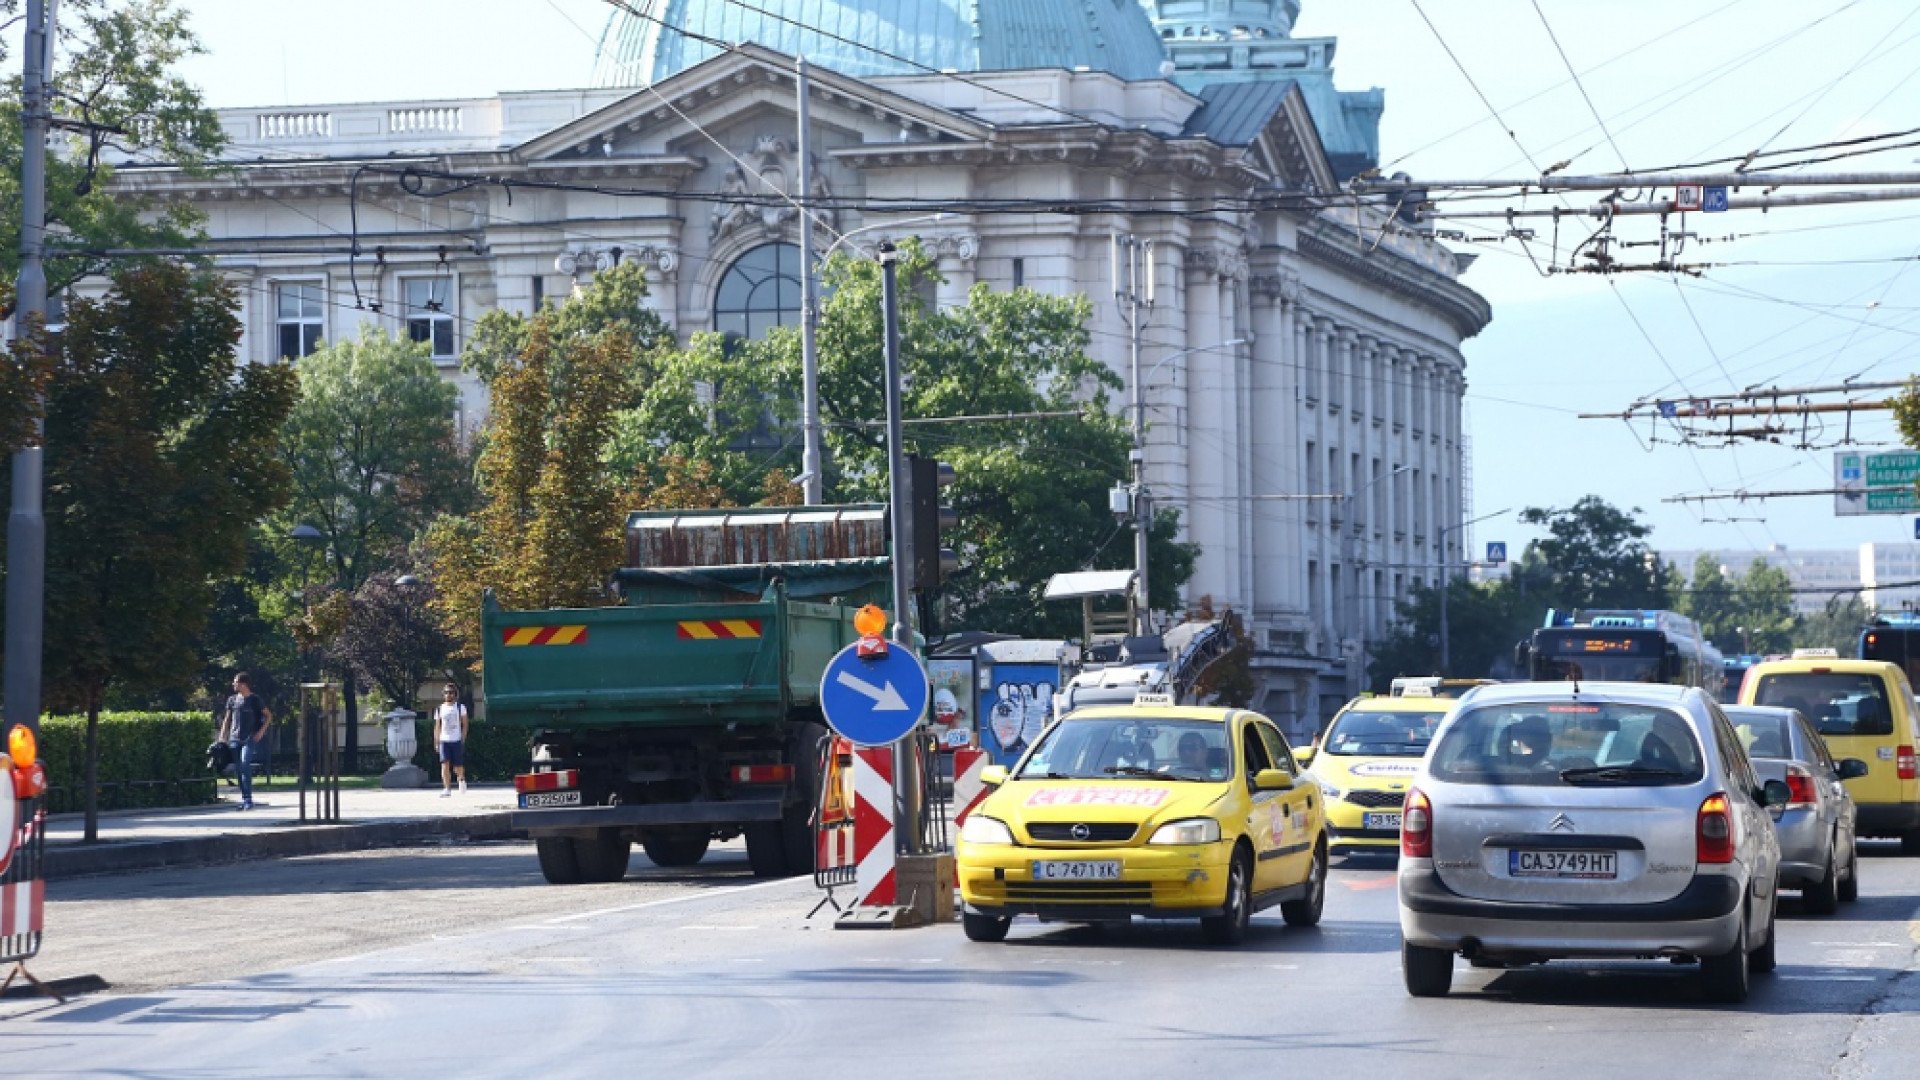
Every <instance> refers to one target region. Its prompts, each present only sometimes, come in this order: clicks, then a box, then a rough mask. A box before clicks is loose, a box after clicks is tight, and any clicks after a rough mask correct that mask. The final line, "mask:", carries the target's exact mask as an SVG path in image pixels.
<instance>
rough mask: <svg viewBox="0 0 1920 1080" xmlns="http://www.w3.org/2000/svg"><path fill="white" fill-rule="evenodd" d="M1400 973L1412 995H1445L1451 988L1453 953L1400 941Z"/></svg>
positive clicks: (1408, 991)
mask: <svg viewBox="0 0 1920 1080" xmlns="http://www.w3.org/2000/svg"><path fill="white" fill-rule="evenodd" d="M1400 975H1401V977H1402V978H1404V979H1405V980H1406V983H1407V993H1409V994H1412V995H1413V996H1414V997H1446V996H1447V991H1449V990H1451V989H1453V954H1452V953H1450V952H1448V951H1447V950H1445V949H1431V948H1428V947H1427V946H1425V945H1414V944H1411V943H1409V942H1406V941H1402V942H1401V943H1400Z"/></svg>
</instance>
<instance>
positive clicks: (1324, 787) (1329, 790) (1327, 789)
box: [1319, 780, 1340, 801]
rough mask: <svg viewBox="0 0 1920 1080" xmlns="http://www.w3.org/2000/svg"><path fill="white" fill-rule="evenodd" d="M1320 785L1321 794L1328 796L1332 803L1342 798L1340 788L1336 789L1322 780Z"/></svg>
mask: <svg viewBox="0 0 1920 1080" xmlns="http://www.w3.org/2000/svg"><path fill="white" fill-rule="evenodd" d="M1319 783H1320V794H1321V795H1324V796H1326V798H1327V800H1328V801H1332V800H1334V799H1337V798H1339V797H1340V789H1339V788H1337V787H1334V786H1333V785H1332V784H1329V783H1327V782H1326V781H1325V780H1321V781H1319Z"/></svg>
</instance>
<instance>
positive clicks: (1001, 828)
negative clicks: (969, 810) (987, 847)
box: [960, 814, 1013, 844]
mask: <svg viewBox="0 0 1920 1080" xmlns="http://www.w3.org/2000/svg"><path fill="white" fill-rule="evenodd" d="M960 839H962V840H965V841H966V842H967V843H969V844H1011V843H1013V830H1012V829H1009V828H1007V823H1006V822H1004V821H1001V820H1000V819H999V818H990V817H988V816H987V815H985V814H968V815H967V822H966V824H964V825H962V826H960Z"/></svg>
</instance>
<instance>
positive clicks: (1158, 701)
mask: <svg viewBox="0 0 1920 1080" xmlns="http://www.w3.org/2000/svg"><path fill="white" fill-rule="evenodd" d="M1133 703H1134V704H1135V705H1166V706H1169V707H1171V706H1172V705H1173V695H1172V694H1168V693H1164V692H1161V691H1151V690H1143V691H1141V692H1140V693H1138V694H1135V695H1133Z"/></svg>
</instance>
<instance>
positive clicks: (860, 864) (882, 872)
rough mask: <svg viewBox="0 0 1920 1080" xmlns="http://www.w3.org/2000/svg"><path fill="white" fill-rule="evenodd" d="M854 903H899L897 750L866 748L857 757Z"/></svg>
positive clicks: (855, 772) (876, 747)
mask: <svg viewBox="0 0 1920 1080" xmlns="http://www.w3.org/2000/svg"><path fill="white" fill-rule="evenodd" d="M853 846H854V858H855V860H856V862H857V869H856V870H855V872H854V892H855V897H856V899H855V900H854V903H855V904H857V905H860V906H862V907H886V906H891V905H892V904H894V903H895V896H896V892H897V889H896V887H895V882H894V864H893V848H894V836H893V747H891V746H862V747H859V748H858V749H856V750H855V751H854V754H853Z"/></svg>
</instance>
